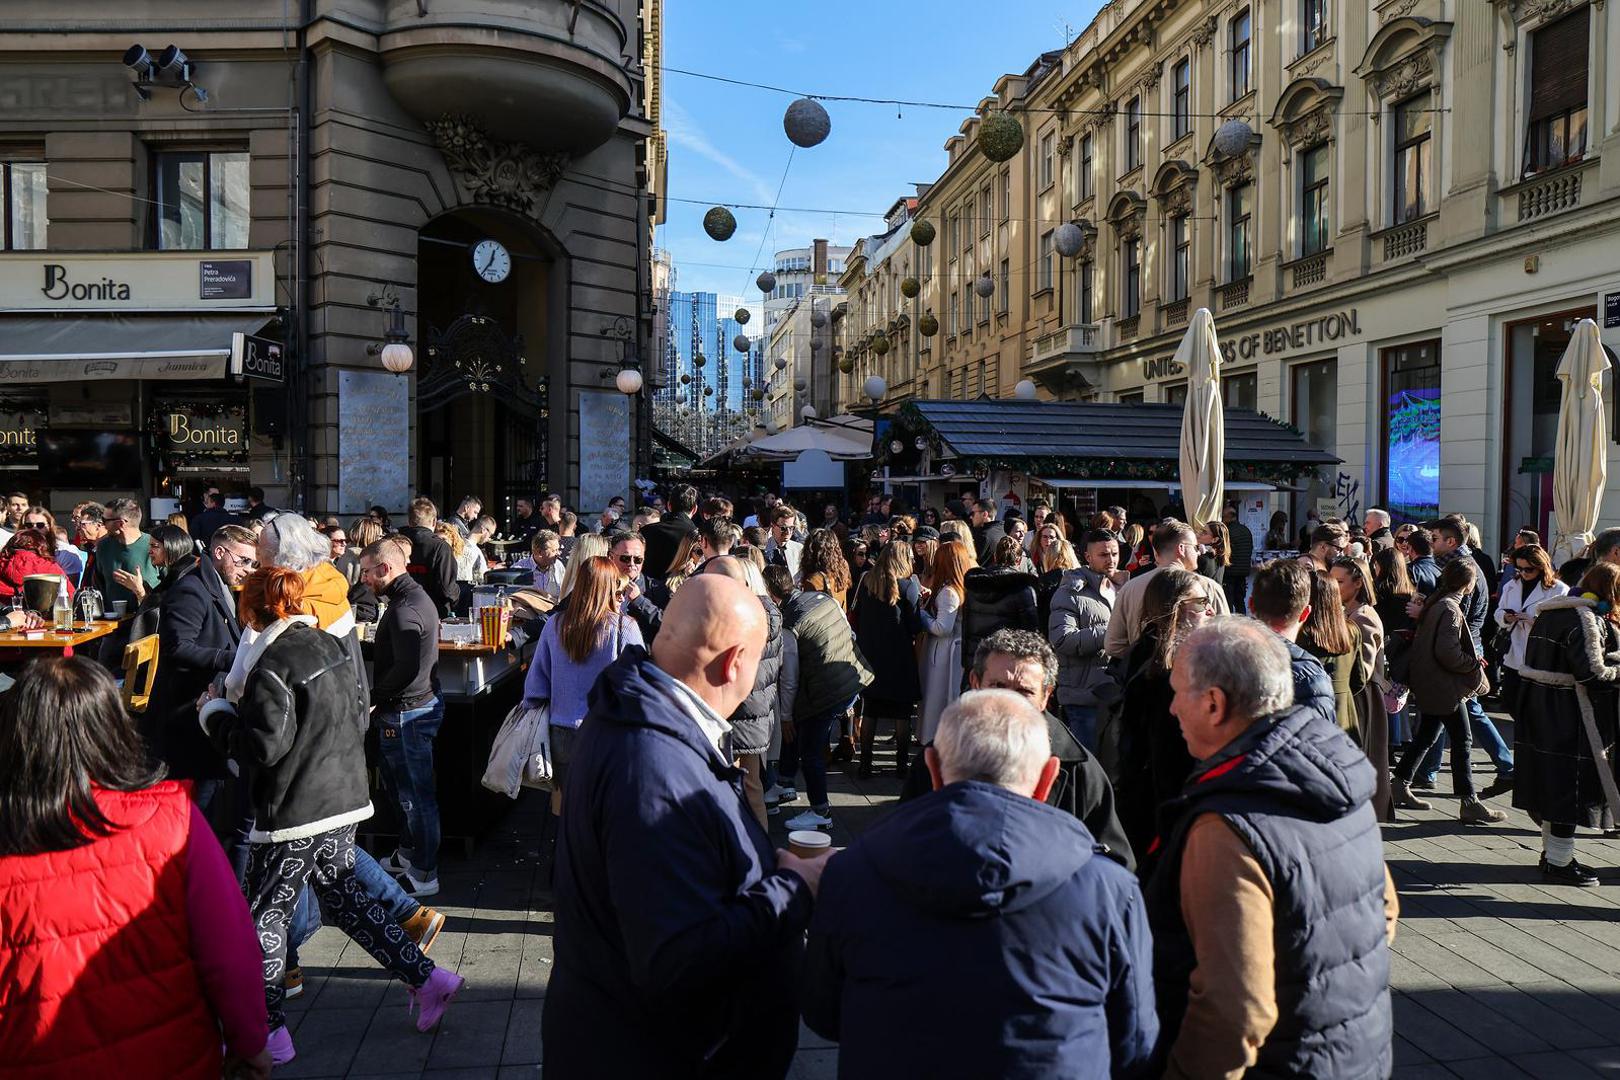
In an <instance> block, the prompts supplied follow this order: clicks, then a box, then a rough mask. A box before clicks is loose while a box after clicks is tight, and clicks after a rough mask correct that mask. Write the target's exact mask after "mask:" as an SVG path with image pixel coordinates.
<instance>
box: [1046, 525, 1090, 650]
mask: <svg viewBox="0 0 1620 1080" xmlns="http://www.w3.org/2000/svg"><path fill="white" fill-rule="evenodd" d="M1046 531H1047V526H1044V525H1043V526H1042V527H1041V532H1043V533H1044V532H1046ZM1054 531H1055V530H1054ZM1037 550H1038V551H1039V553H1040V558H1039V559H1037V560H1036V561H1035V610H1036V612H1037V613H1038V614H1039V615H1040V620H1041V626H1043V627H1044V626H1047V625H1048V620H1049V619H1050V618H1051V616H1052V597H1053V595H1054V594H1056V592H1057V591H1058V586H1060V585H1062V584H1063V575H1064V574H1066V573H1068V572H1069V571H1070V570H1078V569H1080V560H1079V559H1078V558H1077V557H1076V556H1075V553H1074V545H1073V544H1071V543H1069V542H1068V541H1067V540H1064V539H1062V538H1058V539H1057V540H1054V541H1053V542H1052V543H1050V544H1047V545H1045V546H1043V547H1038V548H1037Z"/></svg>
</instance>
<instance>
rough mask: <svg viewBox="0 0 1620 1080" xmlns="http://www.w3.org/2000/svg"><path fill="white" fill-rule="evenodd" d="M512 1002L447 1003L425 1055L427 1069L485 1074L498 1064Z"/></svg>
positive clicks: (457, 1000)
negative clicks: (431, 1046) (470, 1069)
mask: <svg viewBox="0 0 1620 1080" xmlns="http://www.w3.org/2000/svg"><path fill="white" fill-rule="evenodd" d="M511 1015H512V1002H511V999H510V998H508V999H507V1000H505V1001H463V1000H461V998H459V997H458V998H456V1000H455V1001H454V1002H453V1003H452V1004H451V1006H450V1009H449V1011H447V1012H446V1013H445V1014H444V1019H443V1020H441V1021H439V1027H438V1030H437V1032H436V1033H435V1038H434V1040H433V1050H432V1052H431V1053H430V1054H429V1055H428V1068H430V1069H444V1068H457V1067H459V1068H472V1067H475V1066H476V1067H479V1068H482V1069H484V1070H485V1075H486V1076H487V1075H488V1071H489V1070H490V1069H493V1068H496V1067H497V1066H499V1065H500V1064H501V1048H502V1046H503V1045H504V1044H505V1042H506V1026H507V1021H508V1020H510V1019H511Z"/></svg>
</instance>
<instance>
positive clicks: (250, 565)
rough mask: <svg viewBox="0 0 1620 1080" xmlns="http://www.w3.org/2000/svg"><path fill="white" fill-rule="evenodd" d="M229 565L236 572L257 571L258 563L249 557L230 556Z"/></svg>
mask: <svg viewBox="0 0 1620 1080" xmlns="http://www.w3.org/2000/svg"><path fill="white" fill-rule="evenodd" d="M229 558H230V560H231V565H232V566H234V567H236V568H237V569H238V570H257V569H258V568H259V561H258V560H257V559H255V558H254V557H253V556H251V555H230V556H229Z"/></svg>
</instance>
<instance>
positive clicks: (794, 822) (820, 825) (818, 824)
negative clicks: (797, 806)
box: [787, 810, 832, 829]
mask: <svg viewBox="0 0 1620 1080" xmlns="http://www.w3.org/2000/svg"><path fill="white" fill-rule="evenodd" d="M831 826H832V818H830V817H828V816H827V815H826V814H822V813H817V812H816V811H815V810H806V811H805V812H804V813H802V814H800V815H799V816H798V817H794V818H788V820H787V827H788V828H789V829H826V828H830V827H831Z"/></svg>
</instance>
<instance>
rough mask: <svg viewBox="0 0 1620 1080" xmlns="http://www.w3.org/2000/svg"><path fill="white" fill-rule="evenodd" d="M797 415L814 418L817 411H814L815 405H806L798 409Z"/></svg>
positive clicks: (809, 418) (808, 418) (807, 418)
mask: <svg viewBox="0 0 1620 1080" xmlns="http://www.w3.org/2000/svg"><path fill="white" fill-rule="evenodd" d="M799 415H800V416H802V417H804V418H805V419H806V420H814V419H815V418H816V416H817V415H818V413H817V412H816V407H815V406H814V405H806V406H805V407H804V408H802V409H800V410H799Z"/></svg>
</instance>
